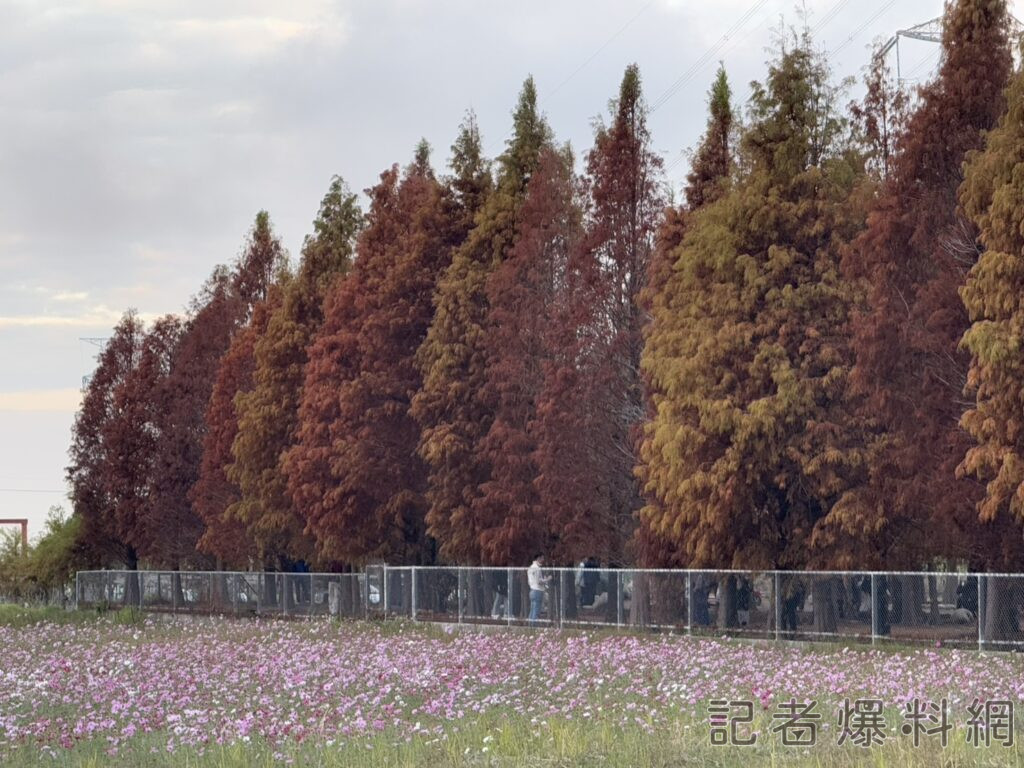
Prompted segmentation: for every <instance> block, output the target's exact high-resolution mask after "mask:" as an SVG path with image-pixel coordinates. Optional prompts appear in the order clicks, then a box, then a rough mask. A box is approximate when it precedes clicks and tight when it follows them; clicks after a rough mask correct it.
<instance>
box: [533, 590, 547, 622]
mask: <svg viewBox="0 0 1024 768" xmlns="http://www.w3.org/2000/svg"><path fill="white" fill-rule="evenodd" d="M543 605H544V590H541V589H531V590H530V626H531V627H535V626H537V621H538V619H540V609H541V608H542V607H543Z"/></svg>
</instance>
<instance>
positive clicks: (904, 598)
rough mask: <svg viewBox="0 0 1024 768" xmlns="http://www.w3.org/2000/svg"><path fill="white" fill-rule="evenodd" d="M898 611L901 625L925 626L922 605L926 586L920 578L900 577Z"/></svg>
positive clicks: (912, 576) (911, 576)
mask: <svg viewBox="0 0 1024 768" xmlns="http://www.w3.org/2000/svg"><path fill="white" fill-rule="evenodd" d="M897 583H898V584H899V589H898V590H897V592H898V594H899V598H898V603H899V607H898V609H897V611H898V614H899V618H898V622H899V624H901V625H903V626H906V627H917V626H920V625H921V624H923V623H924V622H923V616H922V615H921V604H922V603H923V602H924V584H923V582H922V578H921V577H920V576H914V575H909V576H900V577H899V581H898V582H897Z"/></svg>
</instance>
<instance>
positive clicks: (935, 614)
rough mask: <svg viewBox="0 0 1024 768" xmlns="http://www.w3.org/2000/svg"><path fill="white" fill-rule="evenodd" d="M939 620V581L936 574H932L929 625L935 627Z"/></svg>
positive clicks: (929, 594) (929, 578)
mask: <svg viewBox="0 0 1024 768" xmlns="http://www.w3.org/2000/svg"><path fill="white" fill-rule="evenodd" d="M939 620H940V617H939V580H938V578H936V576H935V574H934V573H930V574H928V623H929V624H931V625H932V626H933V627H934V626H936V625H937V624H938V623H939Z"/></svg>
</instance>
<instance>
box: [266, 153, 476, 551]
mask: <svg viewBox="0 0 1024 768" xmlns="http://www.w3.org/2000/svg"><path fill="white" fill-rule="evenodd" d="M370 194H371V205H370V210H369V212H368V214H367V226H366V228H365V229H364V230H363V232H362V234H361V235H360V238H359V243H358V258H357V259H356V261H355V264H354V266H353V268H352V271H351V273H350V274H349V275H348V276H347V277H346V278H345V279H344V280H343V281H341V282H340V283H339V284H337V285H336V287H335V288H334V289H333V290H332V291H331V293H330V295H329V297H328V302H327V308H326V311H325V318H324V324H323V326H322V327H321V329H320V331H319V332H318V333H317V336H316V338H315V341H314V343H313V345H312V347H311V349H310V352H309V362H308V364H307V366H306V374H305V384H304V386H303V395H302V405H301V408H300V424H299V429H298V433H297V440H296V444H295V445H294V446H293V447H292V448H291V449H290V450H289V452H288V456H287V459H286V468H287V470H288V475H289V487H290V490H291V492H292V497H293V499H294V501H295V503H296V505H297V506H298V507H299V508H300V509H302V511H303V514H304V515H305V518H306V520H307V522H308V529H309V530H310V532H311V533H312V534H313V535H314V537H315V538H316V542H317V548H318V551H319V553H320V556H321V558H322V559H324V560H328V561H334V562H342V563H346V564H361V563H365V562H367V561H369V560H375V559H385V560H387V561H389V562H398V563H417V564H422V563H429V562H431V560H432V558H433V547H432V545H431V542H430V541H429V540H428V539H427V537H426V535H425V521H424V514H425V511H426V499H425V496H424V493H425V491H426V466H425V465H424V463H423V461H422V459H421V458H420V457H419V456H418V455H417V452H416V448H417V444H418V442H419V427H418V425H417V424H416V422H415V421H414V420H413V419H412V417H411V416H410V415H409V405H410V400H411V398H412V396H413V394H414V393H415V392H416V391H418V389H419V387H420V384H421V379H420V372H419V370H418V369H417V367H416V364H415V354H416V350H417V349H418V348H419V346H420V344H421V343H422V342H423V339H424V337H425V336H426V332H427V327H428V326H429V324H430V320H431V317H432V315H433V305H432V298H433V293H434V287H435V284H436V282H437V280H438V278H439V277H440V275H441V274H442V273H443V271H444V269H445V267H446V266H447V265H448V262H449V260H450V257H451V250H452V238H453V237H457V236H458V232H457V231H458V229H459V220H460V219H461V216H459V215H456V216H454V217H453V216H451V215H449V214H451V213H454V212H455V209H454V208H453V206H451V205H450V204H449V202H450V201H449V200H447V199H446V195H445V190H444V188H443V186H442V185H441V184H440V183H439V182H438V181H437V179H436V178H435V177H434V172H433V170H432V169H431V167H430V162H429V147H428V146H427V145H426V143H425V142H424V143H422V144H421V145H420V147H419V148H418V150H417V154H416V158H415V160H414V161H413V163H412V164H411V165H410V166H409V167H408V169H407V170H406V171H405V173H404V174H402V175H400V174H399V170H398V167H397V166H393V167H392V168H390V169H389V170H387V171H385V172H384V173H383V174H381V177H380V182H379V183H378V184H377V186H376V187H374V188H373V189H372V190H370Z"/></svg>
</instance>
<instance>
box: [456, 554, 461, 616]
mask: <svg viewBox="0 0 1024 768" xmlns="http://www.w3.org/2000/svg"><path fill="white" fill-rule="evenodd" d="M455 575H456V578H455V582H456V585H457V586H456V592H455V599H456V602H457V603H458V604H459V624H461V623H462V568H461V567H459V568H456V569H455Z"/></svg>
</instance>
